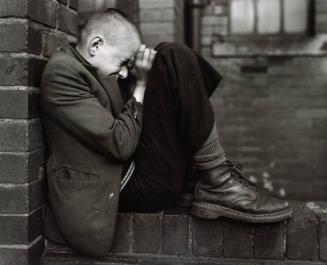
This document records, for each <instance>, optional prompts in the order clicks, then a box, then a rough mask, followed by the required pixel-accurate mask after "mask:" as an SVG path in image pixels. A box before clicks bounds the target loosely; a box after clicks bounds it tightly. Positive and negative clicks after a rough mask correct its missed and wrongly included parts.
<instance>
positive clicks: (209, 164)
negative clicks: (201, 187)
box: [193, 123, 226, 170]
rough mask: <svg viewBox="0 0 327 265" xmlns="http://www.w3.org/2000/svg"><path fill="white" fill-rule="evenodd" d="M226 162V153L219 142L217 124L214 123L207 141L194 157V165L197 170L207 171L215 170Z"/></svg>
mask: <svg viewBox="0 0 327 265" xmlns="http://www.w3.org/2000/svg"><path fill="white" fill-rule="evenodd" d="M225 161H226V155H225V151H224V148H223V147H222V146H221V144H220V142H219V136H218V132H217V127H216V123H214V125H213V127H212V130H211V133H210V134H209V136H208V138H207V140H206V141H205V143H204V144H203V145H202V146H201V147H200V149H199V150H198V151H197V152H196V153H195V154H194V155H193V165H194V167H195V169H199V170H207V169H212V168H215V167H216V166H219V165H221V164H222V163H224V162H225Z"/></svg>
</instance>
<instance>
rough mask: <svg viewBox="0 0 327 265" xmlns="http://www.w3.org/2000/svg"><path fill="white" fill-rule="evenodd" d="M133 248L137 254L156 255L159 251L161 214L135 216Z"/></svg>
mask: <svg viewBox="0 0 327 265" xmlns="http://www.w3.org/2000/svg"><path fill="white" fill-rule="evenodd" d="M133 228H134V230H133V232H134V242H133V243H134V246H133V251H134V252H137V253H157V252H159V249H160V231H161V214H160V213H154V214H135V216H134V227H133Z"/></svg>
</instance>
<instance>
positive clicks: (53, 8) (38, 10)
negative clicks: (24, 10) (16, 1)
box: [28, 0, 58, 28]
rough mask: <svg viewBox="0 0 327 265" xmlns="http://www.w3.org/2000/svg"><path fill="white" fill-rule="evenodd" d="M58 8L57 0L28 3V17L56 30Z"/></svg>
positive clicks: (34, 0) (40, 0) (36, 0)
mask: <svg viewBox="0 0 327 265" xmlns="http://www.w3.org/2000/svg"><path fill="white" fill-rule="evenodd" d="M57 8H58V2H57V1H55V0H47V1H44V0H33V1H29V2H28V15H29V17H30V18H31V19H32V20H35V21H37V22H40V23H42V24H45V25H47V26H50V27H52V28H55V27H56V25H57V22H56V14H57Z"/></svg>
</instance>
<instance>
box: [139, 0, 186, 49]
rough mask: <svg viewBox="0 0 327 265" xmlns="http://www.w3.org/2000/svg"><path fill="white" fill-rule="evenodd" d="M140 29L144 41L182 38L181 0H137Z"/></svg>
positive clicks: (148, 43)
mask: <svg viewBox="0 0 327 265" xmlns="http://www.w3.org/2000/svg"><path fill="white" fill-rule="evenodd" d="M139 9H140V13H139V18H140V29H141V31H142V33H143V36H144V40H145V43H146V44H147V45H150V46H155V45H156V44H158V43H159V42H161V41H177V42H183V40H184V1H183V0H165V1H161V0H139Z"/></svg>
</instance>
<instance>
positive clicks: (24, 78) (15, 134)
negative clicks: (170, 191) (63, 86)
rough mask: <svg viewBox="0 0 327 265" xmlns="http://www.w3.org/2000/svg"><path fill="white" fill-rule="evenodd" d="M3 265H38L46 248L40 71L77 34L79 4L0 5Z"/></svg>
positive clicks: (17, 0) (18, 1)
mask: <svg viewBox="0 0 327 265" xmlns="http://www.w3.org/2000/svg"><path fill="white" fill-rule="evenodd" d="M0 6H1V8H0V35H1V36H2V39H1V42H0V161H1V162H0V171H1V174H0V235H1V237H0V264H1V265H9V264H10V265H27V264H31V265H32V264H33V265H36V264H38V262H39V259H40V256H41V254H42V252H43V249H44V240H43V237H42V236H41V229H42V212H43V206H44V203H45V201H46V195H45V188H46V185H45V178H44V170H43V164H44V158H43V156H44V145H43V139H42V131H41V123H40V118H39V115H40V113H39V109H38V95H39V83H40V77H41V71H42V68H43V66H44V65H45V63H46V60H47V58H48V57H49V56H50V54H51V53H52V52H53V50H54V48H55V46H56V45H57V44H59V43H61V42H62V41H63V40H64V39H66V38H67V37H69V39H71V40H73V39H74V38H73V35H75V34H76V27H75V24H74V21H75V19H76V9H77V1H76V0H62V1H55V0H30V1H27V0H1V1H0Z"/></svg>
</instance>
